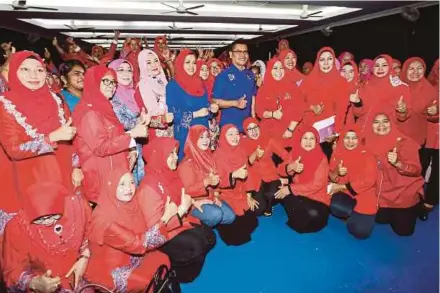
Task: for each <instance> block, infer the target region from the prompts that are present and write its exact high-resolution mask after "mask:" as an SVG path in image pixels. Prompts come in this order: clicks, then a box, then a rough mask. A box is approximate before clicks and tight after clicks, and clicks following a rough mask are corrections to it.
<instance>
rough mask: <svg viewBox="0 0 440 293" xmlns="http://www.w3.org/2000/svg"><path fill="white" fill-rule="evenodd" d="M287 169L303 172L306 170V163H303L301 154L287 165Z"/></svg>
mask: <svg viewBox="0 0 440 293" xmlns="http://www.w3.org/2000/svg"><path fill="white" fill-rule="evenodd" d="M287 171H288V172H291V171H293V172H295V173H301V172H302V171H304V164H303V163H301V156H299V157H298V158H297V159H296V160H295V161H294V162H293V163H290V164H289V165H288V166H287Z"/></svg>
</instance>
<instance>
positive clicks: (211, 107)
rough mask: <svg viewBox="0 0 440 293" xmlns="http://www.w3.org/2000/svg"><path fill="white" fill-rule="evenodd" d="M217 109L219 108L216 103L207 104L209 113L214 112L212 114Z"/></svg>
mask: <svg viewBox="0 0 440 293" xmlns="http://www.w3.org/2000/svg"><path fill="white" fill-rule="evenodd" d="M218 109H219V107H218V104H215V103H213V104H211V106H209V111H210V112H211V113H214V114H215V113H217V112H218Z"/></svg>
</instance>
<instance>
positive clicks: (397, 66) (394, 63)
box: [393, 62, 402, 75]
mask: <svg viewBox="0 0 440 293" xmlns="http://www.w3.org/2000/svg"><path fill="white" fill-rule="evenodd" d="M393 69H394V71H395V72H396V74H397V75H399V74H400V71H401V70H402V68H401V67H400V63H397V62H393Z"/></svg>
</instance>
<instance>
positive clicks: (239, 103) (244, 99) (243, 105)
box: [235, 95, 247, 110]
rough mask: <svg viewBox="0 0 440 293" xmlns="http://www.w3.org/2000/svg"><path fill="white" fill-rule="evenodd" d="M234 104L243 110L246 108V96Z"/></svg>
mask: <svg viewBox="0 0 440 293" xmlns="http://www.w3.org/2000/svg"><path fill="white" fill-rule="evenodd" d="M235 102H236V107H237V108H239V109H242V110H243V109H244V108H246V106H247V101H246V95H244V96H243V97H241V98H240V99H238V100H237V101H235Z"/></svg>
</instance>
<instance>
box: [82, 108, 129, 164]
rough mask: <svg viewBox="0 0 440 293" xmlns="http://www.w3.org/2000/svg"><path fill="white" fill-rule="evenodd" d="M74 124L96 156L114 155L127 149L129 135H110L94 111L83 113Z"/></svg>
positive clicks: (100, 117) (101, 119)
mask: <svg viewBox="0 0 440 293" xmlns="http://www.w3.org/2000/svg"><path fill="white" fill-rule="evenodd" d="M76 126H77V132H78V133H80V134H81V137H82V138H83V139H84V142H85V143H86V144H87V145H88V146H89V147H90V149H91V150H92V151H93V153H94V154H95V155H96V156H98V157H106V156H110V155H114V154H117V153H121V152H124V151H127V150H128V149H129V146H130V141H131V137H130V136H129V135H128V134H125V133H124V134H122V135H119V136H116V137H111V136H110V135H109V133H108V130H107V127H106V126H105V124H104V121H103V118H102V116H100V115H99V114H98V113H96V112H95V111H89V112H88V113H87V114H85V115H84V117H82V119H81V120H80V121H79V123H78V125H76Z"/></svg>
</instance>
